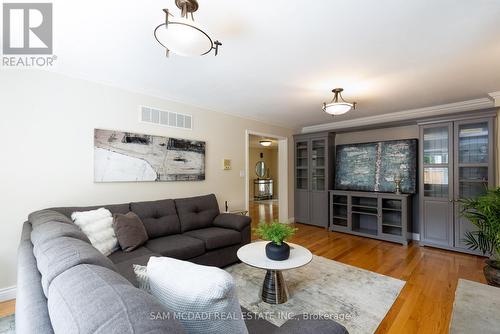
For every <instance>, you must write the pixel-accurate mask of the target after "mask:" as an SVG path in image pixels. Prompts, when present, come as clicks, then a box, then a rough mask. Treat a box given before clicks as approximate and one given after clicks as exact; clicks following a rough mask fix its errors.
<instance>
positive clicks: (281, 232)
mask: <svg viewBox="0 0 500 334" xmlns="http://www.w3.org/2000/svg"><path fill="white" fill-rule="evenodd" d="M296 231H297V229H296V228H294V227H291V226H290V225H288V224H282V223H280V222H278V221H277V220H275V221H273V222H272V223H270V224H267V223H265V222H260V223H259V226H258V227H257V228H255V229H254V233H255V234H256V235H257V236H258V237H260V238H262V239H264V240H269V241H272V242H274V243H275V244H277V245H278V246H281V244H282V243H283V241H285V240H287V239H289V238H290V237H291V236H293V235H294V234H295V232H296Z"/></svg>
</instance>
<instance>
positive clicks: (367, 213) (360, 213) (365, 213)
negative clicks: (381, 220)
mask: <svg viewBox="0 0 500 334" xmlns="http://www.w3.org/2000/svg"><path fill="white" fill-rule="evenodd" d="M351 212H352V213H355V214H358V215H369V216H378V214H377V213H372V212H362V211H351Z"/></svg>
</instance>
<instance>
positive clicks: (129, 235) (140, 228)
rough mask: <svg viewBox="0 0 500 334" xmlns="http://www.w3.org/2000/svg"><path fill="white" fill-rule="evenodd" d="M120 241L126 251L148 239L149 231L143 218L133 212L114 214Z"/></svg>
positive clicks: (116, 231) (114, 226) (117, 235)
mask: <svg viewBox="0 0 500 334" xmlns="http://www.w3.org/2000/svg"><path fill="white" fill-rule="evenodd" d="M113 228H114V229H115V233H116V237H117V239H118V243H119V244H120V247H121V248H122V250H123V251H124V252H130V251H133V250H134V249H136V248H138V247H140V246H141V245H143V244H144V243H145V242H146V241H148V233H147V232H146V228H145V227H144V224H143V223H142V221H141V218H139V216H137V215H136V214H135V213H133V212H129V213H127V214H121V213H115V215H114V216H113Z"/></svg>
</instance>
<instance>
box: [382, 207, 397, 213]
mask: <svg viewBox="0 0 500 334" xmlns="http://www.w3.org/2000/svg"><path fill="white" fill-rule="evenodd" d="M382 210H386V211H396V212H401V209H396V208H382Z"/></svg>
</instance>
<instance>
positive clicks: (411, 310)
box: [0, 203, 485, 334]
mask: <svg viewBox="0 0 500 334" xmlns="http://www.w3.org/2000/svg"><path fill="white" fill-rule="evenodd" d="M249 213H250V216H251V217H252V220H253V223H252V225H253V226H256V225H257V223H258V222H259V220H261V219H262V220H264V221H266V222H269V221H271V220H272V219H277V217H278V206H277V203H274V204H261V203H250V212H249ZM295 225H296V226H297V227H298V228H299V230H298V232H297V234H296V235H295V236H294V237H293V239H292V240H290V241H291V242H294V243H297V244H300V245H303V246H305V247H307V248H308V249H310V250H311V251H312V252H313V253H314V254H316V255H319V256H324V257H326V258H329V259H332V260H335V261H339V262H342V263H346V264H350V265H353V266H356V267H358V268H363V269H366V270H370V271H373V272H377V273H380V274H383V275H388V276H391V277H395V278H398V279H402V280H404V281H406V285H405V287H404V289H403V290H402V292H401V294H400V295H399V297H398V299H397V300H396V302H395V303H394V305H393V306H392V308H391V310H390V311H389V312H388V314H387V316H386V317H385V319H384V320H383V321H382V323H381V324H380V326H379V328H378V330H377V333H391V334H400V333H405V334H407V333H408V334H409V333H433V334H434V333H448V326H449V322H450V317H451V310H452V306H453V300H454V296H455V289H456V285H457V282H458V279H459V278H465V279H468V280H471V281H476V282H481V283H485V280H484V277H483V273H482V268H483V258H481V257H478V256H473V255H466V254H460V253H455V252H448V251H444V250H438V249H434V248H428V247H419V246H418V244H416V243H411V244H410V245H409V246H401V245H398V244H394V243H390V242H384V241H378V240H374V239H368V238H362V237H356V236H351V235H348V234H342V233H335V232H328V231H326V230H325V229H323V228H319V227H313V226H308V225H303V224H295ZM14 303H15V302H14V301H9V302H4V303H0V316H5V315H8V314H11V313H13V312H14Z"/></svg>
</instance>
